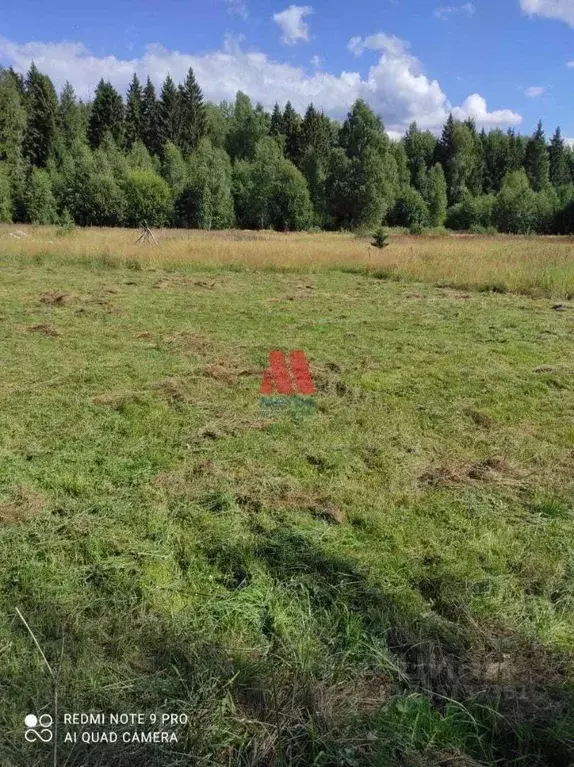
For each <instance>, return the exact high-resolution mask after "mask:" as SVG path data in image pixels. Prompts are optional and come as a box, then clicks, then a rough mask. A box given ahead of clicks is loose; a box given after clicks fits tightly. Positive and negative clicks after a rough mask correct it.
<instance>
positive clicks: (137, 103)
mask: <svg viewBox="0 0 574 767" xmlns="http://www.w3.org/2000/svg"><path fill="white" fill-rule="evenodd" d="M142 98H143V94H142V88H141V85H140V81H139V80H138V76H137V75H136V74H134V76H133V79H132V81H131V83H130V87H129V89H128V95H127V100H126V125H125V138H126V149H128V150H129V149H131V148H132V146H133V145H134V144H135V143H136V142H137V141H141V139H142V136H143V131H142Z"/></svg>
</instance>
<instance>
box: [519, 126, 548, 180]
mask: <svg viewBox="0 0 574 767" xmlns="http://www.w3.org/2000/svg"><path fill="white" fill-rule="evenodd" d="M524 170H525V171H526V175H527V176H528V180H529V181H530V186H531V187H532V189H533V190H534V191H535V192H539V191H540V190H541V189H544V188H545V187H547V186H548V183H549V180H550V161H549V158H548V147H547V146H546V139H545V137H544V130H543V128H542V121H540V122H539V123H538V126H537V128H536V131H535V132H534V134H533V136H532V138H531V139H530V140H529V141H528V144H527V145H526V154H525V156H524Z"/></svg>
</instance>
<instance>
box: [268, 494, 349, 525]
mask: <svg viewBox="0 0 574 767" xmlns="http://www.w3.org/2000/svg"><path fill="white" fill-rule="evenodd" d="M280 503H281V506H283V507H284V508H288V509H303V510H305V511H310V512H311V513H312V514H313V515H314V516H315V517H317V518H318V519H323V520H324V521H325V522H329V523H330V524H334V525H341V524H343V522H344V521H345V515H344V513H343V511H342V510H341V509H340V508H339V507H338V506H337V504H336V503H333V501H332V500H331V499H330V498H328V497H327V496H325V495H322V494H320V493H309V492H303V491H290V492H288V493H287V495H286V496H285V498H284V499H282V500H281V502H280Z"/></svg>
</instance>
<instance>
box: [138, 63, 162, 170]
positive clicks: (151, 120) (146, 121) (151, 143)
mask: <svg viewBox="0 0 574 767" xmlns="http://www.w3.org/2000/svg"><path fill="white" fill-rule="evenodd" d="M141 139H142V141H143V142H144V144H145V145H146V147H147V150H148V152H151V154H152V155H159V154H160V153H161V148H162V147H161V140H160V129H159V105H158V101H157V98H156V94H155V88H154V85H153V83H152V81H151V80H150V78H149V77H148V79H147V82H146V84H145V88H144V89H143V93H142V105H141Z"/></svg>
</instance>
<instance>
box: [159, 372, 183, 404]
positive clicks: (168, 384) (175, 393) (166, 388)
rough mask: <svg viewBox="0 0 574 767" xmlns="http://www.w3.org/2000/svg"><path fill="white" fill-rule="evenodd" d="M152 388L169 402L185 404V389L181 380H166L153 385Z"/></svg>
mask: <svg viewBox="0 0 574 767" xmlns="http://www.w3.org/2000/svg"><path fill="white" fill-rule="evenodd" d="M151 388H152V389H153V390H154V391H156V392H158V393H159V394H161V395H163V396H164V397H165V398H166V399H167V400H168V401H169V402H183V400H184V399H185V394H186V391H185V387H184V385H183V383H182V382H181V381H180V380H179V378H164V379H162V380H161V381H156V382H155V383H153V384H152V386H151Z"/></svg>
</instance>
